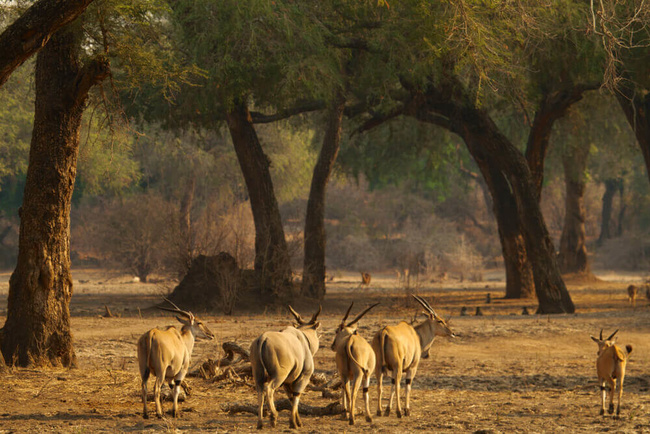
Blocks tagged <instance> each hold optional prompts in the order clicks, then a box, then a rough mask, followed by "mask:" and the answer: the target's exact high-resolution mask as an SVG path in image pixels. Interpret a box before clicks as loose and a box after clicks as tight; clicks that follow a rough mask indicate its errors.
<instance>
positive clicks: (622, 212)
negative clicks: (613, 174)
mask: <svg viewBox="0 0 650 434" xmlns="http://www.w3.org/2000/svg"><path fill="white" fill-rule="evenodd" d="M618 192H619V199H620V200H619V208H618V222H616V236H617V237H622V236H623V228H624V227H625V225H624V224H623V221H624V220H625V210H626V209H627V206H626V205H625V183H623V180H621V183H620V184H619V186H618Z"/></svg>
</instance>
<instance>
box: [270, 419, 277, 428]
mask: <svg viewBox="0 0 650 434" xmlns="http://www.w3.org/2000/svg"><path fill="white" fill-rule="evenodd" d="M275 425H277V422H276V420H275V418H274V417H272V418H271V427H272V428H275Z"/></svg>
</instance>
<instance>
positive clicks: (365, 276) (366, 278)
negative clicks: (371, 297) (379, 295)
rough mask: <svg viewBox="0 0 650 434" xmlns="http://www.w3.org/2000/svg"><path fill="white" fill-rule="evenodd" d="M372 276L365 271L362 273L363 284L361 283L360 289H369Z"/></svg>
mask: <svg viewBox="0 0 650 434" xmlns="http://www.w3.org/2000/svg"><path fill="white" fill-rule="evenodd" d="M371 278H372V276H370V273H366V272H365V271H361V283H359V286H358V288H361V287H365V288H366V289H368V287H369V286H370V279H371Z"/></svg>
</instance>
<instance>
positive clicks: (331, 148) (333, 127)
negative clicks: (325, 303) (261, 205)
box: [301, 92, 345, 300]
mask: <svg viewBox="0 0 650 434" xmlns="http://www.w3.org/2000/svg"><path fill="white" fill-rule="evenodd" d="M344 108H345V97H344V96H343V94H342V93H341V92H339V94H338V95H337V97H336V100H335V101H334V102H333V103H332V106H331V107H330V109H329V111H328V114H327V126H326V130H325V138H324V139H323V146H322V148H321V150H320V154H319V155H318V161H317V162H316V166H315V167H314V174H313V176H312V179H311V188H310V190H309V200H308V202H307V215H306V217H305V259H304V264H303V272H302V288H301V292H302V294H303V295H306V296H309V297H314V298H318V299H321V300H322V299H323V297H325V244H326V238H325V190H326V188H327V182H328V181H329V178H330V175H331V173H332V168H333V167H334V162H335V161H336V156H337V155H338V153H339V147H340V143H341V123H342V120H343V109H344Z"/></svg>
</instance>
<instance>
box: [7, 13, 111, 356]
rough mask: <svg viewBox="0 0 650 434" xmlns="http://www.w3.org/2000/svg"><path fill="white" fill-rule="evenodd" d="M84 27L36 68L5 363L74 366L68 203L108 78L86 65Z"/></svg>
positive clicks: (57, 42)
mask: <svg viewBox="0 0 650 434" xmlns="http://www.w3.org/2000/svg"><path fill="white" fill-rule="evenodd" d="M80 30H81V28H80V27H79V26H75V27H74V28H73V29H69V30H65V31H60V32H57V34H56V35H55V36H54V37H53V38H52V39H51V40H50V41H49V43H48V45H47V46H46V47H45V48H44V49H43V50H42V51H41V52H40V53H39V55H38V59H37V62H36V112H35V115H34V131H33V136H32V142H31V148H30V161H29V166H28V170H27V180H26V185H25V194H24V200H23V206H22V208H21V211H20V217H21V224H20V241H19V253H18V263H17V265H16V269H15V270H14V272H13V274H12V275H11V279H10V282H9V298H8V309H7V321H6V323H5V325H4V328H3V340H2V352H3V354H4V357H5V360H8V361H9V362H10V363H14V362H15V363H17V364H18V365H20V366H27V365H32V364H35V365H50V364H51V365H63V366H71V365H74V364H75V354H74V350H73V347H72V337H71V334H70V313H69V308H68V305H69V301H70V297H71V296H72V277H71V275H70V237H69V236H70V234H69V230H70V203H71V200H72V191H73V186H74V180H75V175H76V165H77V155H78V150H79V130H80V127H81V117H82V114H83V110H84V108H85V102H86V100H87V98H88V92H89V91H90V89H91V88H92V87H93V86H94V85H96V84H97V83H99V82H101V81H102V80H103V79H104V78H105V77H106V76H107V75H108V72H109V66H108V61H107V60H106V59H105V58H104V57H98V58H95V59H93V60H91V61H88V62H86V63H85V64H82V63H81V62H80V60H79V57H78V56H79V50H80V49H81V45H80V43H81V40H82V39H81V35H82V34H81V32H80Z"/></svg>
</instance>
